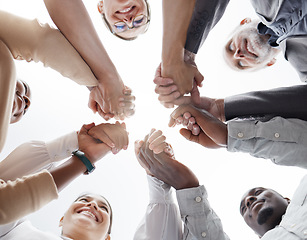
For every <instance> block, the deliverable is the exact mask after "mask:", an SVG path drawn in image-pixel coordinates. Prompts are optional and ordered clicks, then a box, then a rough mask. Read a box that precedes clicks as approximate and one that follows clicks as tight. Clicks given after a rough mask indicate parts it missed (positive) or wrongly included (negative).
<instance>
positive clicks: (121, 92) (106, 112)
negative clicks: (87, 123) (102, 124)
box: [88, 76, 135, 120]
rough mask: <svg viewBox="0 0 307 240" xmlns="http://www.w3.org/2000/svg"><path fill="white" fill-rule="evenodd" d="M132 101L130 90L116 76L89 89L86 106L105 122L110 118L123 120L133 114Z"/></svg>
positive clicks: (133, 98)
mask: <svg viewBox="0 0 307 240" xmlns="http://www.w3.org/2000/svg"><path fill="white" fill-rule="evenodd" d="M134 100H135V97H134V96H133V95H131V89H129V88H128V87H126V86H124V84H123V82H122V80H121V78H120V77H119V76H117V77H115V78H113V79H112V80H109V81H100V82H99V83H98V85H97V86H96V87H94V88H92V89H91V92H90V96H89V103H88V106H89V108H90V109H92V111H93V112H94V113H96V112H98V113H99V115H101V117H103V118H104V119H105V120H109V119H110V118H112V117H115V118H116V119H121V120H123V119H124V118H125V117H128V116H131V115H133V114H134V104H133V102H134Z"/></svg>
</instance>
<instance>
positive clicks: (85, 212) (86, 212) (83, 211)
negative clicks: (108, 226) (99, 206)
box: [77, 210, 98, 222]
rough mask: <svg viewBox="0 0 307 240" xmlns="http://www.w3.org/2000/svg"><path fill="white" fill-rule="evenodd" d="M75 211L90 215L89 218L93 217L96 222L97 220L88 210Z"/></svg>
mask: <svg viewBox="0 0 307 240" xmlns="http://www.w3.org/2000/svg"><path fill="white" fill-rule="evenodd" d="M77 213H79V214H82V215H84V216H87V217H90V218H93V219H94V220H95V221H96V222H98V218H97V216H96V215H95V214H94V213H92V212H90V211H87V210H81V211H79V212H77Z"/></svg>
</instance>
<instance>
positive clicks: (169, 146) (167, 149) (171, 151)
mask: <svg viewBox="0 0 307 240" xmlns="http://www.w3.org/2000/svg"><path fill="white" fill-rule="evenodd" d="M164 152H165V153H166V154H167V155H168V156H170V157H172V158H174V157H175V155H174V150H173V148H172V146H171V145H170V144H168V143H167V147H166V148H164Z"/></svg>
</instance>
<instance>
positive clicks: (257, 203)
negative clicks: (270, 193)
mask: <svg viewBox="0 0 307 240" xmlns="http://www.w3.org/2000/svg"><path fill="white" fill-rule="evenodd" d="M263 203H264V200H260V201H258V202H255V203H253V204H252V206H251V210H253V209H254V208H255V207H256V206H257V205H259V204H263Z"/></svg>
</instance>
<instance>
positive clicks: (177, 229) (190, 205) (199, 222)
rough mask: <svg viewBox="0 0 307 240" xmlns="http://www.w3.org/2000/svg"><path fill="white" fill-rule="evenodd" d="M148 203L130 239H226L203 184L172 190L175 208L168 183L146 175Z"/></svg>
mask: <svg viewBox="0 0 307 240" xmlns="http://www.w3.org/2000/svg"><path fill="white" fill-rule="evenodd" d="M147 179H148V185H149V196H150V200H149V204H148V207H147V210H146V213H145V217H144V218H143V220H142V221H141V223H140V224H139V226H138V228H137V231H136V233H135V235H134V238H133V239H134V240H145V239H146V240H183V239H185V240H196V239H210V240H228V239H229V238H228V237H227V235H226V234H225V233H224V232H223V227H222V224H221V221H220V219H219V218H218V216H217V215H216V214H215V212H214V211H213V209H212V208H211V207H210V205H209V202H208V200H207V192H206V189H205V187H204V186H199V187H197V188H189V189H183V190H178V191H176V194H177V200H178V203H179V208H180V213H181V218H182V220H183V222H184V230H182V221H181V219H180V214H179V211H178V207H177V205H176V204H175V202H174V200H173V197H172V189H171V188H170V186H169V185H167V184H165V183H164V182H162V181H160V180H158V179H157V178H154V177H151V176H147Z"/></svg>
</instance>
